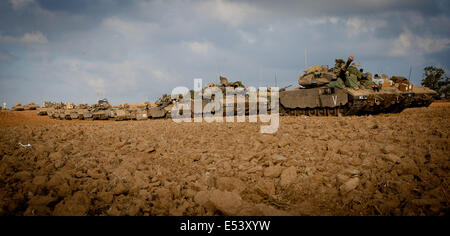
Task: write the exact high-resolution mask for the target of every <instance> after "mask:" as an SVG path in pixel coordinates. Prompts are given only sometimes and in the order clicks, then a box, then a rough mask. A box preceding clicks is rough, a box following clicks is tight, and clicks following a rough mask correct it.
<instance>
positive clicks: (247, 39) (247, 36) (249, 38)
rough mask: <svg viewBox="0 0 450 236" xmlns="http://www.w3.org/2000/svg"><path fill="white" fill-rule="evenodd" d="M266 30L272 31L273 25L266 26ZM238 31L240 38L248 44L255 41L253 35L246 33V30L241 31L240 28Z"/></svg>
mask: <svg viewBox="0 0 450 236" xmlns="http://www.w3.org/2000/svg"><path fill="white" fill-rule="evenodd" d="M267 31H269V32H273V27H272V26H270V27H268V28H267ZM238 32H239V34H240V35H241V37H242V39H243V40H244V41H245V42H247V43H248V44H254V43H255V42H256V39H255V37H254V36H253V35H251V34H250V33H247V32H245V31H242V30H239V31H238Z"/></svg>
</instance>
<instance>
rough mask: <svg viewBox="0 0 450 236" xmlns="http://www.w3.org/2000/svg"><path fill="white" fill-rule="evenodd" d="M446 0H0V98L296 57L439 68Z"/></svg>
mask: <svg viewBox="0 0 450 236" xmlns="http://www.w3.org/2000/svg"><path fill="white" fill-rule="evenodd" d="M449 2H450V1H448V0H422V1H418V0H341V1H334V0H333V1H325V0H309V1H308V0H306V1H295V0H288V1H273V0H260V1H250V0H249V1H233V0H210V1H206V0H205V1H202V0H199V1H194V0H180V1H177V0H173V1H163V0H156V1H150V0H131V1H122V0H98V1H92V0H66V1H61V0H0V100H1V101H0V102H4V101H6V102H7V103H8V106H11V105H14V104H15V103H27V102H29V101H34V102H37V103H41V102H42V101H46V100H51V101H65V102H75V103H95V102H96V98H97V92H98V91H100V92H101V93H102V94H105V96H106V97H107V98H109V100H110V101H111V102H112V103H114V104H119V103H124V102H128V103H138V102H141V101H144V100H150V101H154V100H155V99H156V98H158V97H159V96H160V95H161V94H162V93H170V92H171V90H172V89H173V88H175V87H177V86H186V87H189V88H192V87H193V79H194V78H203V81H204V85H206V84H207V83H208V82H217V80H218V79H217V77H218V75H219V74H222V75H225V76H227V77H228V78H229V79H230V80H233V81H234V80H241V81H243V82H244V84H245V85H249V86H273V85H275V75H276V77H277V81H278V85H279V86H287V85H290V84H292V85H296V84H297V80H298V76H299V75H300V73H301V71H302V70H304V69H305V64H306V62H305V49H306V51H307V55H308V56H307V64H308V65H313V64H320V65H332V64H333V61H334V58H347V57H348V56H350V55H353V56H355V58H356V60H357V61H359V62H360V63H361V65H362V67H363V68H365V70H366V71H370V72H372V73H386V74H388V75H403V76H406V77H407V76H408V74H409V70H410V68H412V75H411V80H412V81H413V82H414V83H419V82H420V80H421V76H422V71H423V68H424V66H427V65H435V66H439V67H442V68H444V69H445V70H447V71H448V69H449V68H450V56H449V52H450V49H449V48H450V17H449V16H448V13H449V12H450V11H449V10H450V7H449Z"/></svg>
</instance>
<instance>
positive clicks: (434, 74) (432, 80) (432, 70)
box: [422, 66, 450, 98]
mask: <svg viewBox="0 0 450 236" xmlns="http://www.w3.org/2000/svg"><path fill="white" fill-rule="evenodd" d="M444 76H445V77H444ZM449 85H450V81H449V77H447V76H446V75H445V71H444V70H443V69H441V68H437V67H434V66H427V67H425V68H424V73H423V79H422V86H425V87H428V88H430V89H433V90H434V91H436V92H437V93H438V98H442V97H444V98H449V95H450V94H449V92H450V88H449Z"/></svg>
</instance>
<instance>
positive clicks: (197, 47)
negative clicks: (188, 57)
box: [186, 42, 214, 56]
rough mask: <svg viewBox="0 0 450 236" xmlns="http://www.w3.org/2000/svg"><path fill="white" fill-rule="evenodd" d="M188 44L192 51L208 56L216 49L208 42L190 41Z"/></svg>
mask: <svg viewBox="0 0 450 236" xmlns="http://www.w3.org/2000/svg"><path fill="white" fill-rule="evenodd" d="M186 45H187V47H188V48H189V49H190V50H191V51H193V52H194V53H196V54H199V55H202V56H206V55H208V54H210V53H211V51H212V50H214V45H212V44H210V43H208V42H203V43H201V42H188V43H186Z"/></svg>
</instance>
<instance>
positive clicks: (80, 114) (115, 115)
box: [37, 99, 150, 121]
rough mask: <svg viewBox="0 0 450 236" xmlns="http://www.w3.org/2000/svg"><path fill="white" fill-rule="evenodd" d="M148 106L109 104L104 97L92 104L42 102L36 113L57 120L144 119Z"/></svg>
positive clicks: (146, 116)
mask: <svg viewBox="0 0 450 236" xmlns="http://www.w3.org/2000/svg"><path fill="white" fill-rule="evenodd" d="M149 106H150V104H149V103H141V104H138V105H137V106H130V105H128V104H122V105H120V106H111V105H110V104H109V102H108V100H106V99H101V100H99V101H98V103H97V104H93V105H88V104H79V105H74V104H72V103H68V104H65V103H52V102H44V106H43V107H42V108H39V109H37V114H38V115H40V116H45V115H47V116H49V117H50V118H53V119H59V120H116V121H122V120H144V119H148V110H149Z"/></svg>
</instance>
